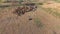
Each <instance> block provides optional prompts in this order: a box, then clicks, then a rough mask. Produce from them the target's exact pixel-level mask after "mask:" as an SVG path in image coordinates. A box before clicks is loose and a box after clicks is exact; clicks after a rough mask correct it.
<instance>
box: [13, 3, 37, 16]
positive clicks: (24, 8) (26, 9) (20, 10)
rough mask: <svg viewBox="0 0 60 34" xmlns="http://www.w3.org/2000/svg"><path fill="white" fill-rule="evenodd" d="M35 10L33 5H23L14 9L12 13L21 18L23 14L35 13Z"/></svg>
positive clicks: (35, 7)
mask: <svg viewBox="0 0 60 34" xmlns="http://www.w3.org/2000/svg"><path fill="white" fill-rule="evenodd" d="M36 9H37V6H36V5H35V4H33V3H31V4H25V5H23V6H19V7H17V8H16V9H15V11H14V13H16V14H17V15H18V16H21V15H23V14H25V13H26V12H30V11H35V10H36Z"/></svg>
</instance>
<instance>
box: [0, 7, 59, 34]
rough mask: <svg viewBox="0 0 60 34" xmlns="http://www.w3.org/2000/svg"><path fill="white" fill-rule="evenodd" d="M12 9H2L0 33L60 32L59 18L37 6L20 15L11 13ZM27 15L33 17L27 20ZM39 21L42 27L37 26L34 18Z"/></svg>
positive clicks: (31, 33) (34, 33)
mask: <svg viewBox="0 0 60 34" xmlns="http://www.w3.org/2000/svg"><path fill="white" fill-rule="evenodd" d="M13 9H14V8H12V9H11V8H10V9H3V10H2V12H1V14H0V34H54V33H55V32H56V33H57V34H60V19H59V18H56V17H54V16H53V15H51V14H48V13H46V12H45V11H44V10H42V9H40V8H38V9H37V10H36V11H35V12H28V13H25V14H24V15H22V16H17V15H16V14H13ZM29 16H31V17H32V18H33V19H32V20H31V21H29V20H28V19H29ZM37 18H38V20H39V21H41V23H42V24H43V27H42V28H41V27H37V25H36V23H35V22H34V21H35V19H37Z"/></svg>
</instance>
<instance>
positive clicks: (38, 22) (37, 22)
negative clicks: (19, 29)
mask: <svg viewBox="0 0 60 34" xmlns="http://www.w3.org/2000/svg"><path fill="white" fill-rule="evenodd" d="M34 22H35V24H36V26H37V27H39V28H42V27H44V24H43V23H42V22H41V20H40V19H38V18H35V19H34Z"/></svg>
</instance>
